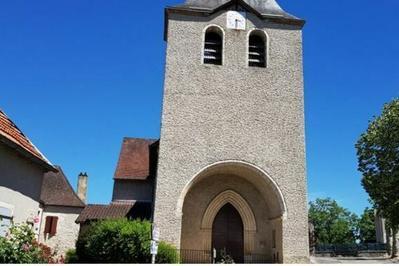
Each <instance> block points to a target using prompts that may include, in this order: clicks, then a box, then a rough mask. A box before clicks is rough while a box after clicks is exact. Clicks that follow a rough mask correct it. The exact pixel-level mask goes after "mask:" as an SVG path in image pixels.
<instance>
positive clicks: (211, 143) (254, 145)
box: [154, 11, 309, 262]
mask: <svg viewBox="0 0 399 266" xmlns="http://www.w3.org/2000/svg"><path fill="white" fill-rule="evenodd" d="M209 25H218V26H219V27H221V28H222V29H223V31H224V32H225V36H224V59H223V65H222V66H216V65H204V64H202V54H203V40H204V31H205V29H206V28H207V27H208V26H209ZM255 28H258V29H262V30H264V31H265V32H266V33H267V35H268V36H269V52H268V54H269V59H268V67H267V68H254V67H248V63H247V57H248V54H247V51H248V34H249V32H250V30H252V29H255ZM167 36H168V45H167V58H166V69H165V71H166V72H165V88H164V101H163V116H162V130H161V141H160V151H159V165H158V178H157V186H156V204H155V211H154V221H155V222H156V223H157V225H158V226H159V228H160V231H161V236H162V238H163V239H164V240H166V241H168V242H171V243H173V244H175V245H176V246H178V247H180V244H181V226H182V215H181V213H179V212H178V201H179V197H180V195H181V194H182V191H183V190H184V188H185V187H186V185H187V184H188V183H189V182H190V180H192V179H193V177H195V176H196V175H197V174H198V173H199V172H200V171H201V170H202V169H204V168H206V167H207V166H209V165H212V164H214V163H217V162H222V161H227V160H239V161H243V162H248V163H251V164H253V165H256V166H257V167H259V168H260V169H262V170H264V171H265V172H267V173H269V174H270V176H271V177H272V178H273V180H274V181H275V182H276V184H277V185H278V187H279V188H280V190H281V191H282V193H283V196H284V199H285V202H286V204H287V210H288V211H287V213H286V216H285V217H284V221H283V228H282V234H283V236H282V238H283V244H282V245H283V247H282V250H283V251H284V254H280V255H282V256H283V261H284V262H308V258H309V248H308V244H309V242H308V218H307V188H306V187H307V186H306V183H307V182H306V174H305V173H306V166H305V132H304V92H303V69H302V32H301V29H300V27H298V26H293V25H281V24H275V23H272V22H268V21H267V20H260V19H259V18H258V17H256V16H254V15H251V14H248V25H247V30H245V31H236V30H230V29H227V28H226V12H225V11H220V12H218V13H216V14H214V15H212V16H210V17H190V16H185V15H181V14H171V15H170V19H169V22H168V32H167Z"/></svg>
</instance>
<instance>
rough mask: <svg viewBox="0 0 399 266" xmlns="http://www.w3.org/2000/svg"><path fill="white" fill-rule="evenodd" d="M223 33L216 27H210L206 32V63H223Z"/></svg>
mask: <svg viewBox="0 0 399 266" xmlns="http://www.w3.org/2000/svg"><path fill="white" fill-rule="evenodd" d="M222 36H223V34H222V32H221V31H220V29H218V28H216V27H211V28H209V29H208V30H207V31H206V33H205V44H204V64H211V65H222V62H223V37H222Z"/></svg>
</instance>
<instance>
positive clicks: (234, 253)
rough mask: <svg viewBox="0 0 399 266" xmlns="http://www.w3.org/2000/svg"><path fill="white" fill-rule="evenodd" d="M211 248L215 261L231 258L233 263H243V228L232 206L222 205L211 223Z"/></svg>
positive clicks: (228, 204)
mask: <svg viewBox="0 0 399 266" xmlns="http://www.w3.org/2000/svg"><path fill="white" fill-rule="evenodd" d="M212 248H213V249H215V250H216V254H217V258H216V259H217V261H221V260H222V259H227V258H231V259H233V261H234V262H235V263H244V226H243V222H242V219H241V216H240V214H239V212H238V211H237V210H236V209H235V208H234V206H233V205H231V204H230V203H227V204H226V205H224V206H223V207H222V208H221V209H220V211H219V212H218V214H217V215H216V217H215V220H214V221H213V226H212Z"/></svg>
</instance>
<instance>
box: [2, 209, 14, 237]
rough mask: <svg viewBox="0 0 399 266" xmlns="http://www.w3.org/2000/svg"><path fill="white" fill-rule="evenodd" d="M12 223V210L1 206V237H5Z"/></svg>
mask: <svg viewBox="0 0 399 266" xmlns="http://www.w3.org/2000/svg"><path fill="white" fill-rule="evenodd" d="M11 225H12V211H11V210H10V209H8V208H6V207H0V237H5V236H6V235H7V233H8V230H9V228H10V227H11Z"/></svg>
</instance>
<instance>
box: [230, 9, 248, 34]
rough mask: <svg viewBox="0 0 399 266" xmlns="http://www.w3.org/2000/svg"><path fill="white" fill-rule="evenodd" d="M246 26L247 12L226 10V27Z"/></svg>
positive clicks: (241, 27) (244, 27)
mask: <svg viewBox="0 0 399 266" xmlns="http://www.w3.org/2000/svg"><path fill="white" fill-rule="evenodd" d="M246 27H247V13H245V12H239V11H228V12H227V28H228V29H234V30H245V29H246Z"/></svg>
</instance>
